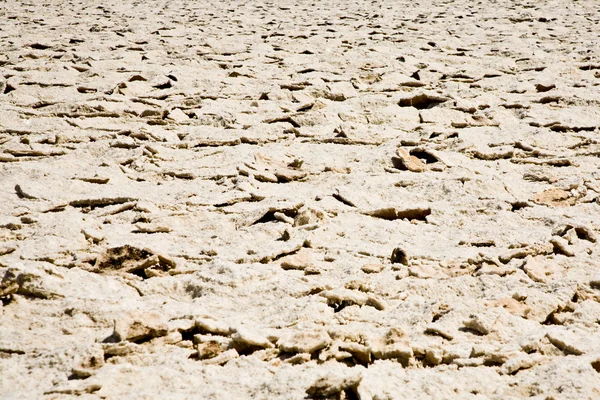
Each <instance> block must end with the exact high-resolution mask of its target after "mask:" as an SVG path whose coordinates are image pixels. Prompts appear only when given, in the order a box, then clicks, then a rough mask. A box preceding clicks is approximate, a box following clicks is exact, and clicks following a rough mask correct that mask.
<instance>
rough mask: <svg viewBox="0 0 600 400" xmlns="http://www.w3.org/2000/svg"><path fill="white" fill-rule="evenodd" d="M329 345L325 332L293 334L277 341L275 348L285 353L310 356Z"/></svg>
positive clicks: (329, 341)
mask: <svg viewBox="0 0 600 400" xmlns="http://www.w3.org/2000/svg"><path fill="white" fill-rule="evenodd" d="M330 343H331V337H329V335H328V334H327V332H325V331H309V332H295V333H292V334H290V335H288V336H286V337H282V338H280V339H279V340H278V341H277V347H279V349H280V350H281V351H283V352H286V353H309V354H312V353H314V352H315V351H317V350H320V349H322V348H324V347H326V346H328V345H329V344H330Z"/></svg>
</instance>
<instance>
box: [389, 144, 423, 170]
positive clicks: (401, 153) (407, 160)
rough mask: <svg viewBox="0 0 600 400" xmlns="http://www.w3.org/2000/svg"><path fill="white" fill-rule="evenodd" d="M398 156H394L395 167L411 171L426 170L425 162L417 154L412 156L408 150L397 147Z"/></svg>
mask: <svg viewBox="0 0 600 400" xmlns="http://www.w3.org/2000/svg"><path fill="white" fill-rule="evenodd" d="M396 155H397V156H398V157H392V163H393V164H394V167H395V168H397V169H400V170H408V171H411V172H423V171H425V168H426V166H425V163H424V162H423V161H421V160H420V159H419V158H417V157H415V156H411V155H410V153H409V152H408V151H406V150H405V149H402V148H398V149H396Z"/></svg>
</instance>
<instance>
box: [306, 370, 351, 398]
mask: <svg viewBox="0 0 600 400" xmlns="http://www.w3.org/2000/svg"><path fill="white" fill-rule="evenodd" d="M361 381H362V375H360V374H356V375H350V376H344V377H337V376H331V375H329V376H324V377H322V378H319V379H317V380H316V381H315V383H313V384H312V385H311V386H310V387H309V388H308V389H306V393H307V394H308V395H310V396H313V397H316V398H329V397H332V396H334V395H338V394H340V393H342V392H344V391H347V390H351V391H356V388H357V387H358V385H359V384H360V382H361Z"/></svg>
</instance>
